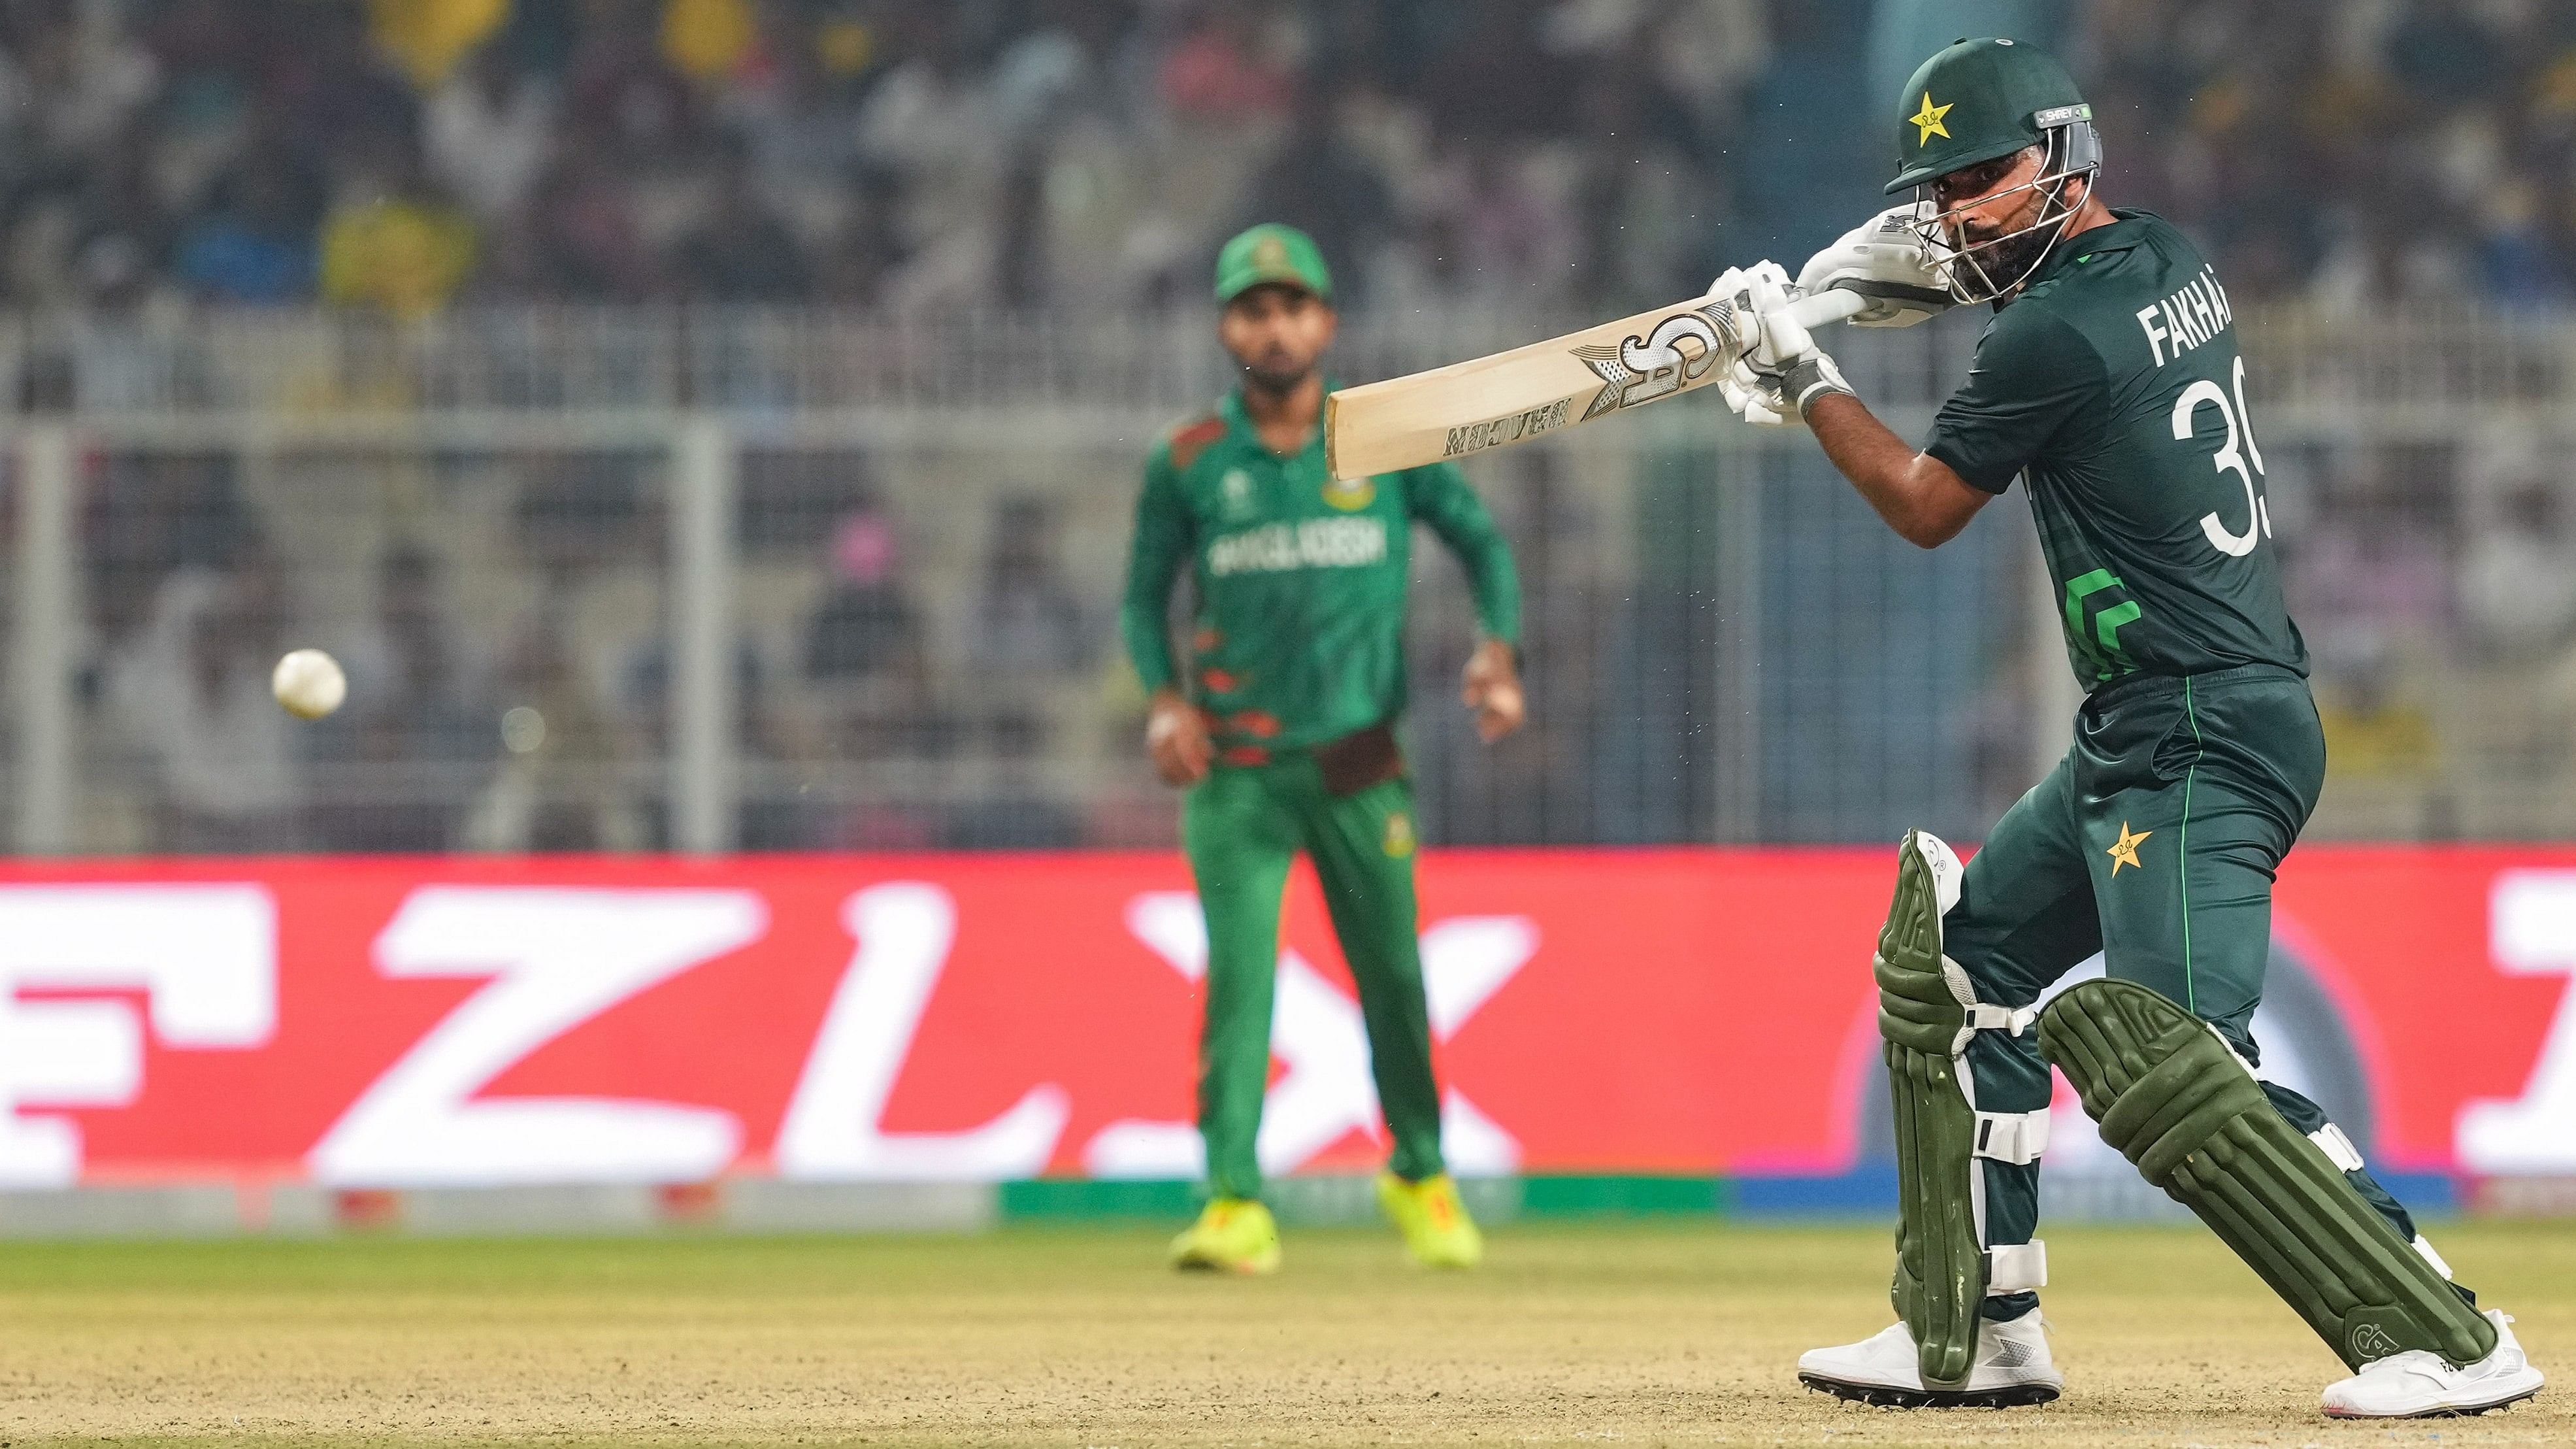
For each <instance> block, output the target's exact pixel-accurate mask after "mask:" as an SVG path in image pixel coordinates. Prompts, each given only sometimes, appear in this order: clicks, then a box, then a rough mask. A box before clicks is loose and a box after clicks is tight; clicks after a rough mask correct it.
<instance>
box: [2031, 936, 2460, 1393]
mask: <svg viewBox="0 0 2576 1449" xmlns="http://www.w3.org/2000/svg"><path fill="white" fill-rule="evenodd" d="M2039 1049H2040V1052H2041V1053H2042V1054H2043V1055H2045V1056H2046V1057H2047V1058H2048V1059H2049V1060H2050V1061H2052V1062H2055V1063H2056V1064H2057V1066H2058V1068H2059V1069H2060V1070H2061V1071H2063V1072H2065V1073H2066V1078H2067V1080H2068V1081H2070V1082H2072V1083H2074V1084H2075V1090H2076V1092H2077V1094H2078V1095H2080V1096H2081V1097H2082V1098H2083V1099H2084V1110H2085V1112H2086V1113H2087V1114H2089V1115H2090V1116H2091V1117H2092V1118H2093V1120H2094V1121H2096V1122H2098V1123H2100V1124H2101V1126H2102V1140H2103V1141H2105V1142H2108V1143H2110V1144H2111V1145H2112V1146H2113V1147H2115V1148H2118V1149H2119V1151H2120V1154H2121V1155H2122V1156H2124V1157H2126V1158H2128V1159H2129V1161H2131V1162H2132V1163H2135V1164H2136V1165H2137V1168H2138V1171H2139V1172H2140V1173H2142V1174H2143V1175H2144V1176H2145V1177H2146V1179H2147V1181H2149V1182H2152V1183H2154V1184H2155V1185H2156V1186H2158V1187H2160V1188H2163V1189H2164V1190H2165V1193H2166V1194H2167V1195H2168V1196H2170V1197H2172V1198H2173V1199H2174V1201H2176V1202H2179V1203H2181V1204H2182V1205H2183V1206H2185V1207H2187V1208H2190V1209H2191V1210H2192V1211H2193V1212H2194V1213H2196V1214H2198V1215H2199V1217H2200V1220H2201V1221H2202V1222H2205V1223H2207V1224H2209V1226H2210V1229H2211V1230H2212V1231H2214V1232H2216V1233H2217V1234H2218V1236H2219V1239H2220V1240H2221V1241H2223V1242H2225V1243H2226V1244H2227V1246H2228V1247H2230V1248H2232V1249H2234V1250H2235V1252H2236V1256H2238V1257H2240V1258H2242V1259H2244V1260H2245V1262H2246V1264H2247V1266H2249V1267H2251V1268H2252V1269H2253V1270H2254V1271H2255V1272H2256V1273H2257V1274H2258V1275H2260V1276H2261V1277H2262V1279H2263V1281H2264V1282H2265V1283H2267V1284H2269V1285H2270V1286H2271V1289H2272V1291H2273V1292H2275V1293H2277V1294H2279V1295H2280V1296H2281V1298H2282V1301H2284V1302H2286V1303H2288V1304H2289V1305H2290V1307H2291V1308H2293V1309H2295V1310H2297V1312H2298V1314H2299V1316H2300V1317H2301V1318H2304V1319H2306V1320H2307V1321H2308V1326H2309V1327H2310V1328H2313V1329H2315V1330H2316V1331H2317V1336H2318V1337H2320V1338H2323V1339H2324V1340H2325V1341H2326V1344H2327V1346H2328V1347H2330V1348H2332V1349H2333V1350H2334V1351H2335V1353H2336V1354H2337V1355H2338V1356H2340V1357H2341V1358H2342V1359H2343V1361H2344V1362H2345V1363H2346V1364H2348V1365H2350V1366H2351V1367H2352V1368H2353V1369H2355V1370H2359V1369H2360V1368H2361V1366H2362V1365H2363V1364H2366V1363H2369V1362H2370V1361H2372V1360H2373V1359H2379V1358H2385V1357H2387V1356H2388V1355H2390V1354H2393V1353H2397V1352H2400V1351H2403V1350H2406V1349H2425V1350H2428V1351H2430V1352H2432V1353H2435V1354H2438V1355H2439V1356H2441V1357H2442V1358H2443V1359H2444V1360H2445V1361H2447V1362H2449V1363H2451V1364H2452V1365H2454V1366H2457V1365H2461V1364H2467V1363H2473V1362H2475V1361H2477V1360H2478V1359H2482V1358H2484V1357H2486V1356H2487V1354H2488V1353H2489V1352H2491V1351H2493V1349H2494V1348H2495V1342H2496V1339H2495V1327H2494V1325H2492V1324H2490V1323H2488V1322H2487V1321H2486V1320H2485V1319H2483V1318H2481V1317H2479V1316H2478V1315H2477V1313H2476V1312H2475V1311H2474V1310H2472V1309H2471V1308H2470V1307H2469V1305H2468V1304H2467V1303H2466V1302H2465V1301H2463V1300H2462V1299H2461V1297H2460V1295H2459V1294H2458V1293H2457V1292H2455V1291H2454V1290H2453V1289H2452V1287H2451V1285H2450V1283H2449V1282H2448V1281H2447V1280H2445V1279H2444V1278H2443V1277H2442V1275H2441V1274H2440V1273H2438V1272H2436V1271H2434V1269H2433V1266H2432V1265H2431V1264H2429V1263H2427V1262H2425V1261H2424V1259H2423V1257H2422V1256H2421V1255H2420V1254H2418V1253H2417V1252H2416V1251H2415V1249H2414V1247H2413V1245H2411V1244H2409V1243H2408V1242H2406V1240H2405V1239H2403V1238H2400V1237H2399V1236H2397V1230H2396V1229H2395V1228H2394V1227H2391V1226H2390V1225H2389V1222H2388V1220H2387V1219H2386V1218H2384V1217H2381V1216H2380V1215H2379V1213H2378V1212H2377V1211H2376V1210H2375V1209H2373V1208H2372V1207H2371V1206H2370V1204H2369V1203H2368V1202H2366V1201H2364V1200H2363V1199H2362V1196H2361V1194H2360V1193H2358V1192H2356V1191H2354V1189H2353V1186H2352V1183H2351V1182H2350V1181H2349V1180H2347V1179H2346V1178H2345V1176H2344V1174H2343V1170H2342V1169H2340V1168H2338V1167H2336V1166H2335V1165H2334V1163H2333V1162H2331V1161H2330V1160H2328V1159H2327V1157H2326V1155H2325V1151H2324V1149H2322V1148H2320V1147H2318V1146H2317V1145H2316V1144H2315V1143H2314V1142H2311V1141H2309V1140H2308V1139H2307V1137H2306V1136H2305V1135H2304V1134H2302V1133H2301V1132H2300V1131H2299V1130H2298V1129H2297V1128H2295V1127H2293V1126H2291V1125H2290V1124H2289V1122H2288V1121H2287V1120H2286V1119H2284V1118H2283V1117H2282V1116H2281V1113H2280V1110H2279V1109H2278V1108H2276V1107H2274V1106H2273V1105H2272V1103H2271V1100H2270V1099H2269V1098H2267V1097H2265V1096H2264V1095H2263V1087H2262V1084H2261V1083H2260V1082H2258V1081H2256V1080H2255V1079H2254V1074H2253V1073H2252V1072H2251V1071H2249V1070H2247V1069H2246V1067H2245V1064H2244V1063H2243V1062H2240V1061H2238V1060H2237V1059H2236V1055H2235V1053H2233V1052H2231V1051H2229V1050H2228V1049H2227V1044H2226V1043H2225V1042H2223V1041H2221V1040H2220V1039H2219V1037H2218V1034H2217V1033H2216V1032H2214V1031H2212V1030H2210V1029H2209V1027H2208V1026H2207V1025H2206V1024H2205V1023H2203V1022H2202V1021H2200V1019H2199V1018H2197V1017H2195V1016H2193V1015H2192V1014H2191V1013H2190V1012H2187V1011H2185V1010H2183V1009H2182V1008H2181V1007H2180V1006H2177V1005H2175V1004H2174V1003H2173V1002H2171V1001H2168V1000H2166V999H2165V998H2164V997H2162V996H2160V995H2158V994H2156V993H2155V992H2153V991H2150V990H2148V989H2147V988H2146V987H2143V986H2140V985H2137V984H2136V983H2134V982H2128V981H2108V980H2104V981H2087V982H2084V983H2082V984H2080V985H2077V986H2073V987H2069V988H2068V989H2067V990H2066V991H2065V992H2064V993H2063V994H2061V995H2059V996H2058V998H2057V999H2056V1000H2055V1001H2052V1002H2050V1003H2049V1005H2048V1008H2047V1010H2045V1011H2043V1012H2041V1013H2040V1016H2039Z"/></svg>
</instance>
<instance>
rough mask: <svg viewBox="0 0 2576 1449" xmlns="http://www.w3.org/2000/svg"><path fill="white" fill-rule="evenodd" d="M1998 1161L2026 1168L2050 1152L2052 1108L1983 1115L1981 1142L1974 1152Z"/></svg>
mask: <svg viewBox="0 0 2576 1449" xmlns="http://www.w3.org/2000/svg"><path fill="white" fill-rule="evenodd" d="M1971 1150H1973V1151H1974V1152H1975V1153H1976V1155H1977V1156H1979V1157H1983V1158H1988V1159H1990V1160H1992V1161H1995V1162H2009V1163H2012V1164H2014V1165H2016V1166H2023V1165H2027V1164H2029V1163H2033V1162H2037V1161H2038V1160H2039V1155H2040V1154H2041V1153H2043V1152H2046V1151H2047V1150H2048V1109H2047V1108H2045V1107H2043V1108H2041V1109H2040V1110H2038V1111H2036V1112H1979V1113H1978V1114H1977V1141H1976V1146H1975V1147H1974V1148H1973V1149H1971Z"/></svg>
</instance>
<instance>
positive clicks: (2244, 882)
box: [1941, 665, 2415, 1319]
mask: <svg viewBox="0 0 2576 1449" xmlns="http://www.w3.org/2000/svg"><path fill="white" fill-rule="evenodd" d="M2325 766H2326V751H2325V735H2324V733H2323V732H2322V731H2321V730H2320V729H2319V728H2318V724H2317V711H2316V703H2315V701H2314V699H2313V698H2312V697H2311V696H2310V694H2309V692H2308V685H2307V681H2306V680H2304V679H2302V678H2300V677H2299V676H2297V675H2296V674H2293V673H2291V672H2290V671H2289V670H2286V669H2280V668H2276V667H2272V666H2268V665H2246V666H2241V667H2238V668H2235V669H2227V670H2220V671H2217V672H2215V673H2210V674H2201V675H2195V676H2192V677H2190V678H2183V679H2176V678H2165V677H2153V678H2134V679H2129V680H2123V681H2121V682H2119V683H2115V684H2112V685H2108V686H2106V687H2104V688H2103V689H2101V690H2098V691H2096V692H2095V693H2094V694H2093V696H2092V697H2091V698H2089V699H2087V700H2086V701H2085V702H2084V707H2083V709H2082V710H2080V711H2079V712H2078V713H2077V714H2076V716H2075V743H2074V746H2073V747H2072V748H2071V749H2069V750H2068V751H2067V752H2066V757H2065V758H2064V759H2063V760H2061V761H2059V762H2058V765H2057V768H2056V769H2055V770H2054V771H2052V772H2051V773H2050V774H2049V777H2048V778H2047V779H2046V780H2043V781H2041V782H2040V783H2039V784H2038V785H2037V786H2035V787H2034V788H2033V789H2032V790H2031V791H2030V793H2028V794H2026V795H2024V796H2022V797H2021V799H2020V800H2019V801H2018V802H2016V803H2015V804H2014V805H2013V807H2012V808H2011V809H2010V810H2008V811H2006V812H2004V817H2003V819H2002V820H2001V821H1999V822H1997V823H1996V825H1995V829H1994V832H1993V834H1991V835H1990V836H1988V837H1987V839H1986V843H1985V846H1984V847H1983V848H1982V849H1980V850H1979V851H1978V852H1977V854H1976V855H1975V857H1974V858H1972V859H1971V860H1970V861H1969V862H1968V868H1967V871H1966V872H1965V874H1964V875H1963V876H1962V877H1961V888H1960V894H1959V903H1958V904H1957V905H1955V906H1953V907H1952V908H1951V909H1950V912H1949V914H1948V915H1947V916H1944V917H1943V918H1942V923H1941V925H1942V945H1943V948H1944V950H1945V952H1946V953H1947V954H1948V955H1949V957H1950V958H1951V959H1952V960H1954V961H1956V962H1958V963H1959V965H1960V967H1961V968H1962V969H1964V970H1965V971H1966V972H1967V973H1968V976H1969V979H1970V980H1971V981H1973V982H1974V983H1975V984H1976V988H1977V995H1978V999H1979V1000H1980V1001H1988V1002H1993V1003H1995V1004H1997V1005H2000V1006H2011V1007H2021V1006H2028V1005H2030V1004H2031V1003H2032V1002H2034V1001H2036V1000H2038V998H2039V995H2040V993H2041V992H2042V991H2044V990H2046V989H2047V988H2048V987H2049V986H2050V985H2051V984H2053V983H2054V982H2055V981H2056V980H2057V979H2058V978H2059V977H2060V976H2063V975H2065V974H2066V973H2067V972H2068V971H2070V970H2072V969H2073V968H2074V967H2076V966H2077V965H2079V964H2080V963H2082V962H2083V961H2084V960H2085V959H2086V958H2087V957H2090V956H2091V955H2092V954H2093V953H2094V952H2096V951H2099V952H2101V953H2102V958H2103V969H2104V971H2105V972H2106V973H2107V974H2108V975H2110V976H2111V977H2113V978H2115V979H2117V980H2121V981H2134V982H2137V983H2139V984H2140V985H2143V986H2148V987H2152V988H2153V989H2155V990H2156V991H2158V992H2160V993H2162V994H2163V995H2165V996H2166V997H2169V998H2171V999H2172V1000H2174V1001H2177V1002H2180V1003H2181V1004H2182V1005H2183V1006H2184V1008H2186V1009H2187V1010H2189V1011H2190V1012H2192V1014H2194V1015H2196V1016H2198V1017H2200V1018H2201V1019H2202V1020H2204V1021H2207V1022H2208V1023H2209V1024H2210V1025H2212V1026H2214V1027H2216V1028H2217V1029H2218V1032H2219V1034H2220V1035H2221V1036H2223V1037H2225V1038H2226V1039H2227V1043H2228V1045H2230V1046H2232V1047H2234V1048H2235V1049H2236V1052H2237V1055H2239V1056H2242V1057H2243V1058H2245V1060H2246V1061H2247V1062H2248V1063H2259V1062H2260V1061H2261V1060H2262V1057H2261V1053H2260V1052H2259V1051H2258V1050H2257V1049H2256V1047H2255V1044H2254V1038H2253V1036H2252V1035H2251V1034H2250V1033H2249V1032H2248V1030H2247V1025H2248V1023H2249V1022H2251V1021H2252V1019H2253V1016H2254V1008H2255V1006H2256V1005H2257V1004H2259V1003H2260V1001H2261V1000H2262V995H2263V970H2264V967H2265V966H2266V965H2267V964H2268V963H2269V962H2270V959H2271V954H2272V880H2273V875H2274V872H2275V870H2276V869H2277V868H2278V867H2279V865H2280V863H2281V858H2282V857H2283V856H2284V855H2287V854H2288V853H2289V850H2290V846H2291V844H2292V843H2293V842H2295V841H2296V840H2297V839H2298V838H2299V831H2300V830H2301V829H2302V828H2303V827H2305V826H2306V824H2307V821H2308V815H2309V813H2310V812H2311V811H2313V810H2314V809H2315V808H2316V803H2317V795H2318V792H2319V790H2320V789H2321V788H2322V787H2323V786H2324V783H2325ZM1968 1066H1969V1073H1970V1077H1971V1079H1972V1080H1973V1082H1974V1083H1975V1086H1976V1089H1977V1105H1978V1106H1979V1107H1980V1108H1981V1109H1983V1110H1985V1111H1989V1112H2035V1111H2039V1110H2041V1109H2043V1108H2045V1107H2046V1106H2048V1103H2049V1096H2050V1088H2051V1081H2050V1077H2049V1070H2048V1064H2047V1063H2046V1062H2045V1061H2043V1060H2042V1059H2041V1058H2040V1055H2039V1049H2038V1045H2037V1042H2036V1041H2035V1039H2034V1038H2033V1037H2032V1036H2030V1035H2029V1034H2027V1033H2025V1034H2024V1035H2022V1036H2019V1037H2015V1036H2012V1035H2010V1034H2008V1033H2005V1032H2000V1031H1981V1032H1978V1033H1977V1035H1976V1037H1975V1038H1974V1040H1972V1041H1971V1042H1970V1043H1969V1046H1968ZM2264 1091H2265V1094H2266V1095H2268V1096H2269V1097H2270V1098H2271V1099H2272V1102H2273V1105H2274V1106H2276V1107H2278V1108H2279V1109H2280V1110H2281V1114H2282V1115H2283V1116H2284V1117H2287V1118H2288V1119H2289V1120H2290V1122H2291V1124H2292V1125H2293V1126H2295V1127H2297V1128H2298V1129H2299V1130H2300V1131H2301V1132H2314V1131H2316V1130H2318V1129H2319V1128H2322V1127H2323V1126H2325V1125H2326V1115H2325V1113H2324V1111H2323V1110H2322V1109H2320V1108H2319V1107H2318V1106H2317V1105H2316V1104H2315V1103H2313V1102H2311V1101H2309V1100H2308V1099H2307V1098H2305V1097H2302V1096H2300V1095H2299V1094H2298V1093H2296V1092H2293V1091H2290V1090H2289V1089H2288V1088H2286V1087H2281V1086H2278V1085H2275V1084H2272V1083H2268V1082H2267V1083H2265V1084H2264ZM1978 1165H1979V1166H1980V1167H1982V1168H1983V1169H1984V1170H1985V1191H1986V1242H1987V1245H1988V1246H1990V1247H1991V1246H1994V1245H1996V1244H1999V1243H2026V1242H2029V1241H2030V1240H2031V1237H2032V1234H2033V1232H2034V1231H2035V1230H2036V1228H2037V1225H2038V1221H2039V1165H2038V1164H2037V1163H2032V1164H2028V1165H2016V1164H2012V1163H2004V1162H1996V1161H1992V1160H1981V1161H1980V1162H1979V1164H1978ZM2350 1176H2351V1178H2352V1182H2353V1186H2354V1187H2355V1188H2356V1189H2358V1190H2359V1191H2360V1192H2361V1194H2362V1196H2363V1197H2365V1198H2367V1199H2368V1200H2369V1201H2370V1202H2371V1203H2372V1205H2373V1206H2375V1207H2377V1208H2378V1209H2379V1210H2380V1211H2381V1212H2382V1213H2383V1214H2385V1215H2387V1216H2388V1218H2389V1219H2390V1220H2391V1222H2393V1223H2394V1224H2395V1225H2396V1227H2397V1230H2398V1232H2399V1235H2400V1236H2402V1237H2405V1238H2408V1239H2410V1240H2411V1239H2412V1238H2413V1237H2414V1236H2415V1228H2414V1224H2413V1222H2412V1221H2411V1220H2410V1219H2409V1218H2408V1217H2407V1215H2406V1211H2405V1209H2404V1208H2402V1207H2400V1206H2398V1204H2397V1201H2396V1200H2395V1199H2394V1198H2392V1197H2390V1196H2389V1195H2388V1193H2387V1191H2386V1190H2385V1189H2383V1188H2381V1187H2380V1185H2379V1184H2378V1183H2377V1182H2375V1181H2373V1180H2372V1179H2371V1177H2370V1175H2369V1174H2368V1173H2366V1172H2355V1173H2352V1174H2350ZM2034 1302H2036V1299H2035V1298H2034V1297H2033V1296H2032V1295H2029V1294H2014V1295H2010V1296H2008V1297H1997V1298H1990V1299H1988V1300H1987V1308H1986V1312H1987V1315H1988V1316H1989V1317H1992V1318H1998V1319H2004V1318H2013V1317H2018V1316H2019V1315H2020V1314H2021V1313H2023V1312H2024V1311H2026V1310H2027V1309H2028V1308H2029V1306H2030V1305H2031V1304H2032V1303H2034Z"/></svg>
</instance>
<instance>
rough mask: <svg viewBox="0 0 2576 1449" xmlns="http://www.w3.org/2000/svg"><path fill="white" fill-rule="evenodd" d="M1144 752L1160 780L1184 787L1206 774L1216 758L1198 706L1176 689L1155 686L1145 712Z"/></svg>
mask: <svg viewBox="0 0 2576 1449" xmlns="http://www.w3.org/2000/svg"><path fill="white" fill-rule="evenodd" d="M1145 754H1146V755H1147V757H1149V758H1150V759H1152V760H1153V762H1154V772H1155V773H1156V774H1158V775H1161V776H1162V777H1163V783H1165V784H1167V785H1179V786H1181V787H1183V788H1187V787H1189V786H1191V785H1195V784H1197V783H1198V782H1199V781H1201V780H1204V779H1206V778H1207V772H1208V766H1209V765H1210V764H1211V763H1213V762H1214V761H1215V759H1216V741H1214V740H1212V739H1210V738H1208V729H1207V721H1206V720H1204V719H1202V718H1200V717H1199V711H1198V706H1196V705H1194V704H1192V703H1190V702H1189V701H1188V700H1186V699H1183V698H1181V696H1180V693H1179V692H1178V691H1176V690H1170V689H1158V690H1156V691H1154V702H1153V705H1152V707H1151V708H1150V709H1149V710H1148V711H1147V712H1146V715H1145Z"/></svg>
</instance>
